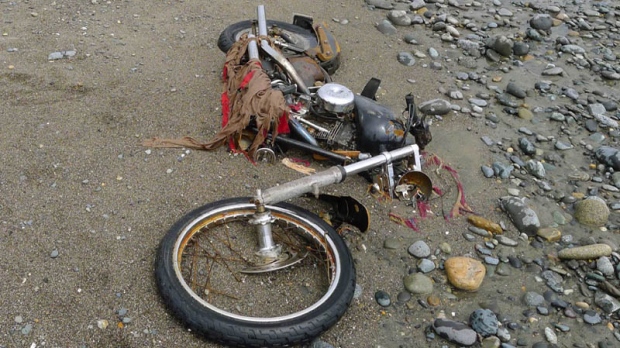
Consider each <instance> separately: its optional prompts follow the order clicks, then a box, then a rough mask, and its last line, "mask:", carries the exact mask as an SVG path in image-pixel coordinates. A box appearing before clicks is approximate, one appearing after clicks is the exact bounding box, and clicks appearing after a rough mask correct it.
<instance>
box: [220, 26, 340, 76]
mask: <svg viewBox="0 0 620 348" xmlns="http://www.w3.org/2000/svg"><path fill="white" fill-rule="evenodd" d="M253 22H254V21H251V20H247V21H241V22H237V23H235V24H232V25H230V26H228V27H226V28H225V29H224V30H223V31H222V32H221V33H220V37H219V38H218V40H217V47H218V48H219V49H220V50H221V51H222V52H224V53H226V52H228V50H229V49H230V48H231V47H232V45H233V44H234V43H235V42H236V41H237V40H238V39H239V38H240V37H241V35H242V34H243V33H246V32H251V30H252V26H253ZM274 26H277V27H278V28H280V29H281V30H282V31H283V32H284V33H286V34H287V37H288V38H289V39H290V40H291V41H292V42H290V43H291V44H293V45H294V46H296V47H298V48H301V49H303V50H308V49H310V48H313V47H316V46H317V45H318V44H319V43H318V41H317V38H316V35H315V33H314V32H313V31H311V30H308V29H305V28H302V27H300V26H297V25H295V24H291V23H286V22H281V21H274V20H267V31H268V32H269V31H270V28H272V27H274ZM285 53H286V52H285ZM290 54H298V53H295V52H290ZM319 64H320V65H321V67H323V69H325V70H326V71H327V72H328V73H329V74H330V75H331V74H334V73H335V72H336V70H338V68H339V67H340V53H338V55H336V56H335V57H334V58H332V59H330V60H328V61H325V62H322V61H320V62H319Z"/></svg>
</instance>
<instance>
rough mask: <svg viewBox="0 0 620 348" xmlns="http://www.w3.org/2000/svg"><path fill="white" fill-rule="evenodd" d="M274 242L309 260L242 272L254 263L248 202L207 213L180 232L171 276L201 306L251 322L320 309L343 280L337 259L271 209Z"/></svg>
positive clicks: (314, 234) (309, 232) (295, 220)
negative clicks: (302, 251)
mask: <svg viewBox="0 0 620 348" xmlns="http://www.w3.org/2000/svg"><path fill="white" fill-rule="evenodd" d="M267 209H269V210H270V211H271V213H272V215H273V217H274V218H275V219H276V221H275V222H274V223H273V224H272V225H273V233H274V239H276V242H277V243H280V244H282V245H283V246H285V247H286V248H288V249H290V250H293V251H299V250H295V249H305V250H306V251H308V254H309V256H308V257H306V258H305V259H304V260H302V261H301V262H300V263H298V264H295V265H294V266H291V267H288V268H286V269H282V270H278V271H275V272H269V273H262V274H243V273H241V272H240V270H241V269H242V268H246V267H247V266H248V265H249V264H253V262H255V261H256V260H255V258H254V257H255V255H254V251H256V250H257V249H256V246H255V245H256V233H255V230H254V228H253V226H251V225H250V224H249V223H247V220H248V219H249V217H251V215H252V214H254V212H255V206H254V204H251V203H240V204H231V205H228V206H223V207H220V208H217V209H213V210H210V211H208V212H205V213H204V214H202V215H201V216H199V217H197V218H196V219H194V220H193V221H192V222H191V223H190V224H189V225H188V226H186V227H185V229H183V231H182V232H181V234H180V235H179V237H178V238H177V241H176V243H175V246H174V250H173V254H172V257H173V265H174V272H175V275H176V278H177V279H178V280H179V282H180V283H181V285H182V286H183V287H184V288H185V291H186V292H187V293H188V294H190V295H191V296H192V297H193V298H194V299H195V300H196V301H198V302H199V303H200V304H201V305H202V306H205V307H207V308H209V309H211V310H213V311H215V312H218V313H220V314H222V315H225V316H228V317H232V318H235V319H239V320H245V321H250V322H263V323H265V322H278V321H283V320H290V319H292V318H297V317H300V316H302V315H304V314H306V313H309V312H311V311H312V310H314V309H315V308H317V307H319V306H321V305H322V304H324V303H325V302H326V301H327V300H328V299H329V298H330V296H331V295H332V294H333V292H334V291H335V289H336V286H337V284H338V279H340V276H341V272H342V270H341V265H340V262H339V261H338V260H340V255H338V251H337V249H336V247H335V245H334V242H333V240H332V239H331V238H330V237H329V236H328V235H327V233H326V231H324V229H323V228H322V227H321V226H319V225H318V224H316V223H315V222H313V221H311V219H308V218H306V217H303V216H299V215H298V214H297V213H295V212H294V211H291V210H289V209H286V208H283V207H280V206H269V207H268V208H267Z"/></svg>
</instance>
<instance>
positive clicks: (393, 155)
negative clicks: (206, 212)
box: [249, 144, 421, 262]
mask: <svg viewBox="0 0 620 348" xmlns="http://www.w3.org/2000/svg"><path fill="white" fill-rule="evenodd" d="M411 155H413V157H414V169H415V170H418V171H419V170H420V169H421V165H420V148H419V147H418V145H416V144H413V145H407V146H404V147H402V148H400V149H396V150H393V151H389V152H387V151H386V152H383V153H381V154H379V155H377V156H374V157H371V158H369V159H366V160H363V161H359V162H355V163H352V164H349V165H346V166H340V165H337V166H333V167H330V168H328V169H326V170H324V171H322V172H319V173H316V174H313V175H310V176H305V177H302V178H299V179H297V180H293V181H289V182H287V183H284V184H282V185H279V186H274V187H271V188H268V189H266V190H264V191H262V190H260V189H258V190H257V191H256V196H254V199H253V203H254V204H256V212H255V213H254V215H253V216H252V218H251V219H250V221H249V223H250V224H251V225H253V226H254V228H255V229H256V234H257V238H258V251H257V252H256V253H257V255H259V256H261V257H263V259H264V260H265V262H271V261H273V260H276V259H279V258H280V256H281V254H282V252H283V250H282V247H281V246H280V245H277V244H275V242H274V240H273V234H272V229H271V224H272V223H273V222H274V221H275V219H274V217H273V216H272V214H271V211H270V210H268V209H266V208H265V206H266V205H269V204H275V203H278V202H282V201H285V200H288V199H292V198H295V197H299V196H301V195H303V194H306V193H314V195H315V196H317V197H318V195H319V189H320V188H322V187H325V186H328V185H331V184H336V183H339V182H342V181H344V180H345V179H346V177H347V175H353V174H359V173H361V172H363V171H366V170H368V169H372V168H375V167H378V166H382V165H383V166H387V168H388V172H389V174H388V175H390V176H391V175H393V173H391V172H390V171H389V169H390V168H391V164H392V163H393V162H394V161H397V160H400V159H403V158H405V157H409V156H411ZM390 186H392V187H391V190H390V192H392V190H393V189H394V187H393V183H392V182H391V184H390Z"/></svg>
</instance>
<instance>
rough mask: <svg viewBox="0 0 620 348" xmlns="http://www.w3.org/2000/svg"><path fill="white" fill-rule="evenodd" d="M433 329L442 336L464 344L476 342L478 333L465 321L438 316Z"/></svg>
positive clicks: (468, 344) (469, 344)
mask: <svg viewBox="0 0 620 348" xmlns="http://www.w3.org/2000/svg"><path fill="white" fill-rule="evenodd" d="M433 330H434V331H435V332H436V333H437V334H438V335H439V336H440V337H442V338H444V339H446V340H448V341H450V342H452V343H455V344H458V345H463V346H471V345H473V344H474V343H476V341H477V339H478V334H477V333H476V331H474V330H473V329H471V328H470V327H469V326H467V325H466V324H464V323H461V322H458V321H454V320H449V319H442V318H437V319H435V321H434V322H433Z"/></svg>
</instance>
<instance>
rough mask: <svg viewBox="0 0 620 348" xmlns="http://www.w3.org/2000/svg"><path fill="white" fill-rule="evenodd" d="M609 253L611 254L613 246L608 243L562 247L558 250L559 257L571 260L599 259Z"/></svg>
mask: <svg viewBox="0 0 620 348" xmlns="http://www.w3.org/2000/svg"><path fill="white" fill-rule="evenodd" d="M609 255H611V247H610V246H609V245H607V244H591V245H585V246H578V247H572V248H566V249H562V250H560V251H559V252H558V257H559V258H561V259H569V260H588V259H597V258H599V257H601V256H609Z"/></svg>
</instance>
